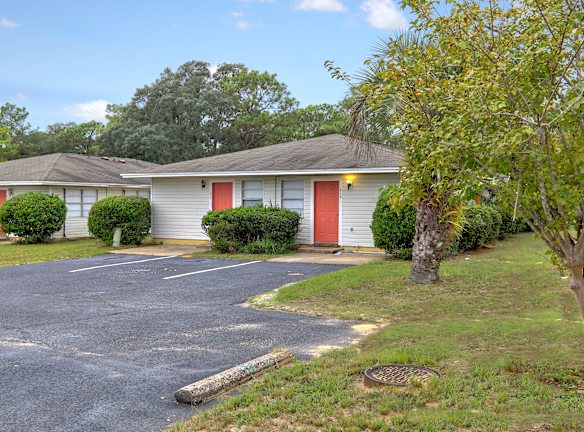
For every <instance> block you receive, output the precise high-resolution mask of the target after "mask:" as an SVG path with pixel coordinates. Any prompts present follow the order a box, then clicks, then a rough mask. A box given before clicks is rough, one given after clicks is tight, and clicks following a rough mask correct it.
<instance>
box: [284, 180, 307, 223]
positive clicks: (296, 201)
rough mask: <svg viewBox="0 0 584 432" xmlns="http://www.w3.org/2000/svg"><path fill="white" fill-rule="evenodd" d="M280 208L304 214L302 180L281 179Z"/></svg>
mask: <svg viewBox="0 0 584 432" xmlns="http://www.w3.org/2000/svg"><path fill="white" fill-rule="evenodd" d="M282 208H285V209H288V210H293V211H295V212H296V213H298V214H299V215H300V216H303V215H304V180H282Z"/></svg>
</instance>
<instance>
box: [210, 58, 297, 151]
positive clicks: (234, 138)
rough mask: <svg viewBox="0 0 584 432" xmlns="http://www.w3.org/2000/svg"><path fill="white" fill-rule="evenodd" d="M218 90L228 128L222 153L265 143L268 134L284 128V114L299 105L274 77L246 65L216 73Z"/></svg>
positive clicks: (285, 117)
mask: <svg viewBox="0 0 584 432" xmlns="http://www.w3.org/2000/svg"><path fill="white" fill-rule="evenodd" d="M218 72H219V74H216V75H217V87H218V88H219V92H220V94H221V96H222V98H224V99H225V100H226V101H227V105H225V107H226V108H227V112H226V113H224V118H225V121H226V122H227V124H228V125H229V126H228V127H227V130H226V136H227V139H225V140H224V142H223V143H222V145H223V149H222V151H235V150H247V149H250V148H254V147H260V146H262V145H266V144H273V143H274V142H273V140H270V141H268V138H269V137H270V134H271V133H272V132H273V131H274V130H277V129H279V128H281V127H284V126H285V125H286V122H287V120H288V118H287V116H286V114H288V113H290V112H291V111H292V110H293V109H294V108H295V107H296V106H297V105H298V102H297V101H296V99H294V98H293V97H292V96H291V95H290V92H289V91H288V88H287V86H286V85H285V84H283V83H281V82H279V81H278V80H277V78H276V75H275V74H270V73H268V72H259V71H256V70H250V69H248V68H246V67H245V66H241V65H237V67H235V68H231V69H230V70H226V68H223V69H221V70H218Z"/></svg>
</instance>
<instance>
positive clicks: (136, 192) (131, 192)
mask: <svg viewBox="0 0 584 432" xmlns="http://www.w3.org/2000/svg"><path fill="white" fill-rule="evenodd" d="M124 195H125V196H139V197H142V198H146V199H150V191H149V190H143V189H125V190H124Z"/></svg>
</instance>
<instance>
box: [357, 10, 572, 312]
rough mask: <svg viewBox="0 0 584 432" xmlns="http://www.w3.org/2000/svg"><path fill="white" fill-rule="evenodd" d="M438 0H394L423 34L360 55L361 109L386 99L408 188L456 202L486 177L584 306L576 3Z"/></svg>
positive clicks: (410, 192)
mask: <svg viewBox="0 0 584 432" xmlns="http://www.w3.org/2000/svg"><path fill="white" fill-rule="evenodd" d="M448 3H449V7H448V9H447V13H446V14H443V13H441V12H440V10H444V9H443V8H440V7H439V4H438V1H435V0H406V1H404V2H403V4H404V5H405V6H408V7H409V8H410V9H411V11H412V13H413V16H414V18H415V20H414V21H413V31H414V32H415V34H418V35H423V37H421V36H420V37H421V40H422V43H418V44H412V45H408V46H404V44H399V43H398V40H397V39H396V38H393V39H391V40H390V41H389V42H388V44H387V46H386V47H385V49H384V53H383V55H381V56H374V57H372V58H371V59H370V64H371V65H373V66H372V67H375V68H376V72H375V77H376V80H375V81H367V82H362V83H361V84H362V85H360V86H359V88H358V89H359V91H360V92H362V94H364V95H365V99H364V100H365V101H366V103H365V104H364V109H365V110H375V111H376V112H380V111H382V109H384V108H387V109H386V111H385V112H386V113H387V118H389V119H390V120H392V121H393V125H394V127H395V128H396V129H397V130H399V133H400V134H401V138H402V139H403V141H404V142H405V148H406V159H407V166H406V169H405V171H404V174H403V177H402V180H403V188H404V190H405V191H406V192H407V195H409V196H411V197H413V198H414V199H417V200H418V201H421V200H423V197H425V196H427V195H428V194H434V195H435V196H436V197H439V198H440V200H442V202H448V203H450V204H456V203H457V201H458V200H459V199H460V198H461V197H465V196H469V195H471V194H474V193H476V191H477V188H479V187H482V186H484V185H485V184H486V183H487V182H488V184H489V185H492V184H493V183H495V184H496V187H498V188H499V189H500V196H501V200H502V201H501V202H502V204H503V205H506V206H507V207H508V208H510V209H512V211H513V212H514V213H515V214H516V215H521V216H522V217H523V219H524V220H525V221H526V223H528V224H529V226H530V227H531V228H532V229H533V230H534V231H535V232H536V233H538V235H540V236H541V237H542V238H543V239H544V241H545V242H546V243H547V245H548V246H549V248H550V250H551V251H552V253H553V254H555V255H556V256H557V257H558V258H559V261H560V262H562V263H563V265H564V266H565V267H566V268H567V269H568V270H569V272H570V274H571V276H572V278H571V282H570V287H571V288H572V290H573V291H574V293H575V294H576V296H577V298H578V300H579V305H580V308H581V312H582V315H583V316H584V273H583V268H584V225H583V224H584V193H583V191H584V172H583V169H584V144H583V143H584V121H583V118H584V115H583V114H584V99H583V95H584V80H583V77H584V62H583V50H584V48H583V47H584V27H583V26H582V22H584V5H583V4H582V2H574V1H572V0H558V1H555V2H548V1H545V0H524V1H521V2H511V3H510V2H502V1H501V2H495V1H490V2H479V1H466V0H451V1H449V2H448ZM401 59H406V60H407V61H402V60H401ZM357 112H358V111H357ZM428 187H429V188H428ZM444 200H445V201H444Z"/></svg>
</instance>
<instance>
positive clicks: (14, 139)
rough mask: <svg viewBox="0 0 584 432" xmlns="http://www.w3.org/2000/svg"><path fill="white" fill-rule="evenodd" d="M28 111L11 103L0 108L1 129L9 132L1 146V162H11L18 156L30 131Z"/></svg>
mask: <svg viewBox="0 0 584 432" xmlns="http://www.w3.org/2000/svg"><path fill="white" fill-rule="evenodd" d="M27 118H28V111H27V110H26V108H24V107H18V106H16V105H13V104H11V103H5V104H4V105H2V106H0V128H1V129H4V130H5V131H7V136H6V135H5V136H4V142H3V143H2V145H1V146H0V160H10V159H13V158H15V157H17V155H18V147H19V145H20V143H21V141H22V139H23V137H24V136H25V135H26V134H27V133H28V132H29V131H30V129H31V127H30V124H29V123H28V122H27Z"/></svg>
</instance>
